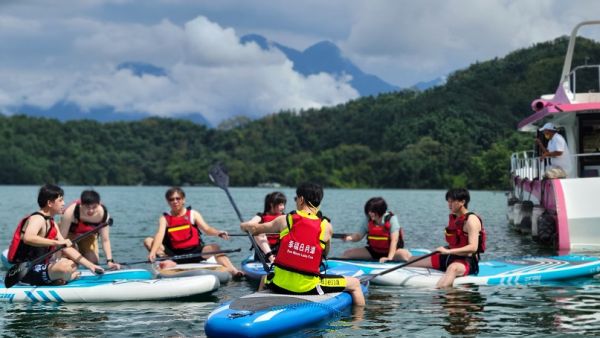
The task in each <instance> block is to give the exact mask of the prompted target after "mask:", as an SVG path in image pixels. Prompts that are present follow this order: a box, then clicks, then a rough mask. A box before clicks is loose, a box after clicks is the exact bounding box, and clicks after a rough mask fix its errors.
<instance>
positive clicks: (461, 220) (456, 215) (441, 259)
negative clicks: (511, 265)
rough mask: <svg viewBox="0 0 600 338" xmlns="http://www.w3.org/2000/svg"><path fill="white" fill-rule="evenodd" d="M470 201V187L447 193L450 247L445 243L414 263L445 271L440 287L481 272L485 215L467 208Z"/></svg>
mask: <svg viewBox="0 0 600 338" xmlns="http://www.w3.org/2000/svg"><path fill="white" fill-rule="evenodd" d="M470 200H471V197H470V195H469V191H467V189H464V188H456V189H450V190H448V192H446V201H447V202H448V208H449V209H450V217H449V220H448V226H447V227H446V235H445V236H446V241H447V242H448V246H441V247H439V248H437V249H436V251H438V253H436V254H434V255H432V256H431V257H428V258H427V259H423V260H420V261H418V262H414V263H413V264H411V266H414V267H427V268H434V269H437V270H441V271H445V274H444V275H443V276H442V277H441V278H440V280H439V281H438V282H437V287H438V288H443V287H450V286H452V284H453V283H454V279H455V278H456V277H461V276H466V275H476V274H477V273H479V254H480V253H483V252H484V251H485V242H486V234H485V230H484V228H483V222H482V221H481V218H480V217H479V216H478V215H476V214H475V213H472V212H469V210H468V209H467V208H468V205H469V201H470Z"/></svg>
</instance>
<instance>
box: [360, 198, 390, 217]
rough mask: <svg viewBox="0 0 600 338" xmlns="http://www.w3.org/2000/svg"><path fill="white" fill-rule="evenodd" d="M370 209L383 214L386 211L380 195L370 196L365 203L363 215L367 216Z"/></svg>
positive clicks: (385, 205) (379, 214) (380, 214)
mask: <svg viewBox="0 0 600 338" xmlns="http://www.w3.org/2000/svg"><path fill="white" fill-rule="evenodd" d="M370 211H371V212H374V213H376V214H377V215H378V216H383V214H385V212H386V211H387V203H385V200H384V199H383V198H382V197H372V198H370V199H369V200H368V201H367V203H365V215H367V216H369V212H370Z"/></svg>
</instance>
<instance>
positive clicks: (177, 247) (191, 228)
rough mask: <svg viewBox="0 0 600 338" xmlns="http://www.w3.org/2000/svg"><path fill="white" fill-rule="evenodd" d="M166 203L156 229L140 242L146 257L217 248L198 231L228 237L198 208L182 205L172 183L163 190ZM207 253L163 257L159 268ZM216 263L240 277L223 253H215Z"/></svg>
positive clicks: (195, 259) (197, 259) (182, 197)
mask: <svg viewBox="0 0 600 338" xmlns="http://www.w3.org/2000/svg"><path fill="white" fill-rule="evenodd" d="M165 198H166V200H167V203H168V204H169V206H170V207H171V210H170V211H169V212H165V213H163V215H162V216H160V218H159V219H158V230H157V231H156V234H155V235H154V237H146V239H144V246H145V247H146V249H148V251H150V253H149V254H148V260H149V261H150V262H154V260H155V259H156V257H157V256H160V257H165V256H175V255H177V256H179V255H187V254H201V253H203V252H209V251H218V250H220V247H219V246H218V245H217V244H207V245H205V244H204V243H203V242H202V237H201V233H202V232H203V233H205V234H206V235H208V236H218V237H220V238H223V239H226V240H228V239H229V235H228V234H227V231H220V230H217V229H215V228H213V227H211V226H210V225H208V224H207V223H206V222H205V221H204V218H203V217H202V215H201V214H200V212H198V211H196V210H194V209H192V207H186V206H185V192H184V191H183V190H182V189H181V188H179V187H173V188H170V189H169V190H167V192H166V193H165ZM209 257H210V256H200V257H193V258H186V259H178V260H176V261H172V260H164V261H162V262H161V263H160V267H161V268H162V269H165V268H170V267H174V266H176V265H177V263H179V264H184V263H198V262H200V261H202V260H204V259H208V258H209ZM215 258H216V260H217V263H219V264H221V265H223V266H224V267H225V269H227V271H228V272H229V273H230V274H231V275H232V276H233V277H242V276H243V275H244V273H243V272H241V271H239V270H238V269H237V268H236V267H235V266H234V265H233V264H232V263H231V261H230V260H229V258H228V257H227V256H225V255H224V254H218V255H216V256H215Z"/></svg>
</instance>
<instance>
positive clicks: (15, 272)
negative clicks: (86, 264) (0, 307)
mask: <svg viewBox="0 0 600 338" xmlns="http://www.w3.org/2000/svg"><path fill="white" fill-rule="evenodd" d="M112 223H113V220H112V218H109V219H108V221H106V222H104V223H102V224H99V225H98V226H97V227H95V228H94V229H92V230H90V231H88V232H85V233H83V234H81V235H79V236H77V237H75V238H74V239H72V240H71V244H75V243H77V242H79V241H80V240H82V239H84V238H86V237H89V236H91V235H93V234H94V233H96V232H98V231H99V230H100V229H102V228H104V227H105V226H107V225H112ZM65 247H66V245H59V246H58V247H56V248H54V249H52V250H50V251H48V252H47V253H45V254H43V255H41V256H40V257H38V258H36V259H34V260H32V261H29V262H23V263H19V264H15V265H13V266H12V267H11V268H10V269H9V270H8V272H7V273H6V276H5V277H4V286H6V288H7V289H8V288H10V287H12V286H13V285H15V284H17V283H18V282H20V281H21V280H22V279H23V277H25V275H27V272H29V269H30V268H31V267H32V266H35V265H36V264H39V263H41V262H43V261H44V260H46V258H48V257H50V256H52V255H54V254H55V253H57V252H59V251H60V250H62V249H64V248H65ZM94 272H96V273H97V274H101V273H102V272H101V270H100V271H94Z"/></svg>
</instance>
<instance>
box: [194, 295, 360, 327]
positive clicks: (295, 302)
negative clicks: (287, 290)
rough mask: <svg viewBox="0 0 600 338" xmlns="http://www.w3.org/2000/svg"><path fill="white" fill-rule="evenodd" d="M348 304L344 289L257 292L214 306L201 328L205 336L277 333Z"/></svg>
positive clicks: (314, 320) (306, 324)
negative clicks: (310, 293)
mask: <svg viewBox="0 0 600 338" xmlns="http://www.w3.org/2000/svg"><path fill="white" fill-rule="evenodd" d="M366 291H367V288H366V287H363V292H365V293H366ZM351 305H352V296H351V295H350V294H349V293H347V292H337V293H326V294H324V295H318V296H303V295H282V294H276V293H272V292H271V291H260V292H255V293H252V294H250V295H246V296H243V297H240V298H237V299H235V300H233V301H231V302H228V303H225V304H222V305H220V306H219V307H217V308H216V309H215V310H214V311H213V312H211V314H210V315H209V316H208V318H207V320H206V322H205V324H204V330H205V332H206V335H207V336H209V337H260V336H277V335H281V334H284V333H290V332H294V331H297V330H298V329H301V328H304V327H310V326H314V325H316V324H318V323H320V322H323V321H326V320H330V319H331V318H332V317H336V316H340V315H341V314H343V313H344V311H347V310H349V309H350V307H351Z"/></svg>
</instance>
